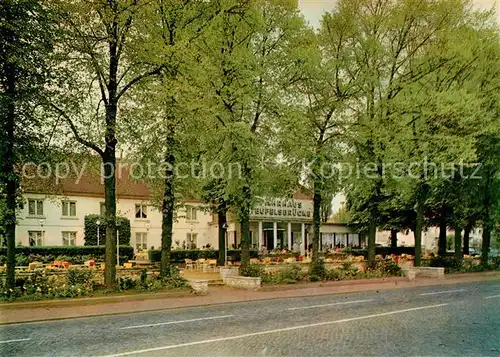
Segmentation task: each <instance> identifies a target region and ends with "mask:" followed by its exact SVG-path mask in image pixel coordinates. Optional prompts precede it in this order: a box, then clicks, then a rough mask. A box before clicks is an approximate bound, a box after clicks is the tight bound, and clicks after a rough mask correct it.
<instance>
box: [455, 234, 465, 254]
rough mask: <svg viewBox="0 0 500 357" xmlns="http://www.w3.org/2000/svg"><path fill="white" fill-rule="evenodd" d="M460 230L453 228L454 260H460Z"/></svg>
mask: <svg viewBox="0 0 500 357" xmlns="http://www.w3.org/2000/svg"><path fill="white" fill-rule="evenodd" d="M462 258H463V257H462V228H461V227H455V259H457V260H462Z"/></svg>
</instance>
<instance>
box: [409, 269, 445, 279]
mask: <svg viewBox="0 0 500 357" xmlns="http://www.w3.org/2000/svg"><path fill="white" fill-rule="evenodd" d="M412 270H413V271H415V275H416V276H417V277H424V278H438V279H443V278H444V268H431V267H414V268H412Z"/></svg>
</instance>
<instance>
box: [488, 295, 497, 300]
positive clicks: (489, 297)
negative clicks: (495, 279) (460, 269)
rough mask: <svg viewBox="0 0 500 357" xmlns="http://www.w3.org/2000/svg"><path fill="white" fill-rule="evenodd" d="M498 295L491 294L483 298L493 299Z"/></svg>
mask: <svg viewBox="0 0 500 357" xmlns="http://www.w3.org/2000/svg"><path fill="white" fill-rule="evenodd" d="M498 297H500V295H492V296H486V297H485V299H493V298H498Z"/></svg>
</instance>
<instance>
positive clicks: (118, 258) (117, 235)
mask: <svg viewBox="0 0 500 357" xmlns="http://www.w3.org/2000/svg"><path fill="white" fill-rule="evenodd" d="M120 225H121V222H120V221H119V220H117V221H116V265H118V266H120V229H119V228H120Z"/></svg>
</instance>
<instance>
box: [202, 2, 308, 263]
mask: <svg viewBox="0 0 500 357" xmlns="http://www.w3.org/2000/svg"><path fill="white" fill-rule="evenodd" d="M230 3H233V4H239V6H237V7H234V8H232V10H231V11H226V12H225V13H224V14H223V15H222V16H220V17H219V18H218V19H217V21H214V23H213V26H212V31H211V32H209V33H207V36H205V38H204V39H205V43H204V46H203V47H202V49H201V51H202V52H203V53H205V54H206V55H205V57H204V67H205V68H206V69H207V73H206V77H205V78H206V83H207V87H208V88H210V94H209V97H207V100H209V101H210V102H211V103H213V104H212V108H213V118H214V121H215V122H216V124H214V126H215V127H217V130H214V135H213V136H212V138H210V139H211V143H210V144H209V145H207V147H209V148H210V149H211V155H209V156H210V157H211V158H217V159H218V161H219V163H223V164H224V166H225V168H228V167H229V166H230V165H234V164H235V163H237V164H238V165H239V167H240V169H241V171H240V173H241V175H226V176H224V177H223V179H224V181H225V182H226V188H225V194H224V197H225V198H229V197H231V200H230V202H231V203H232V206H231V207H230V210H232V211H233V213H234V214H235V216H236V217H237V219H238V223H239V227H240V236H241V250H242V251H241V265H242V267H241V269H242V272H244V270H245V268H246V266H247V265H248V263H249V248H250V243H251V242H250V231H249V219H250V210H251V207H252V205H253V204H254V201H255V196H256V194H257V195H258V192H259V190H260V189H261V186H260V185H259V182H261V180H262V177H263V174H264V172H265V171H266V170H265V169H266V165H262V163H263V162H266V160H267V159H266V158H268V157H269V153H268V152H266V150H265V148H266V147H267V148H269V145H270V143H269V133H270V129H271V128H272V127H273V125H272V119H273V118H275V117H276V115H278V114H279V107H280V98H279V95H278V93H279V92H280V89H281V78H282V72H283V71H282V69H281V65H282V64H284V63H286V58H285V57H284V56H283V54H284V47H285V46H286V45H287V43H288V41H289V39H290V37H291V36H293V34H294V33H295V31H296V29H297V28H298V27H299V26H300V25H301V24H302V20H301V18H300V16H299V15H298V9H297V3H296V1H253V2H244V3H243V2H234V1H233V2H231V1H230ZM266 136H267V137H266ZM259 186H260V187H259Z"/></svg>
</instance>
